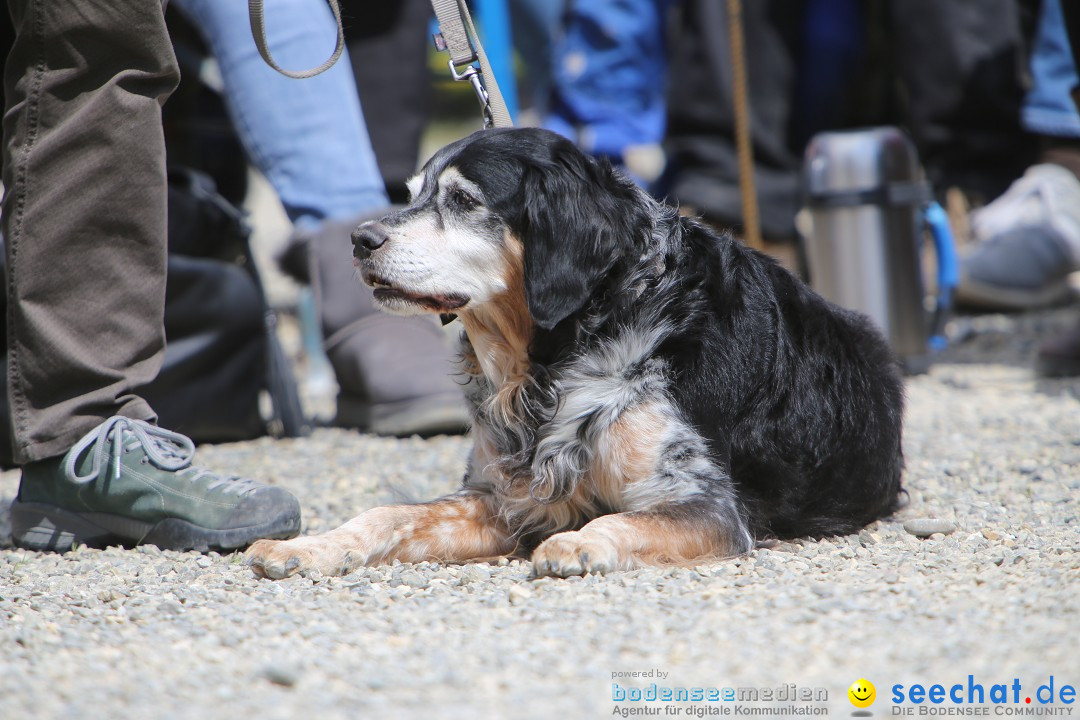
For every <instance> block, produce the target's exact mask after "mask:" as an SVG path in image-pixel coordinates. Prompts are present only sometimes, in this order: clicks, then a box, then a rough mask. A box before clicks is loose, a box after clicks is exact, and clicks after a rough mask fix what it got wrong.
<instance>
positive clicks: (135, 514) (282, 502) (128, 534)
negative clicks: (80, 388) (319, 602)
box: [11, 417, 300, 552]
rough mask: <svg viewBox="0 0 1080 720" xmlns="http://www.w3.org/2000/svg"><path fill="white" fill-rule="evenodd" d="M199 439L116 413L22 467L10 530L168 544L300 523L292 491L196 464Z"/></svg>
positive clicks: (53, 540) (30, 543)
mask: <svg viewBox="0 0 1080 720" xmlns="http://www.w3.org/2000/svg"><path fill="white" fill-rule="evenodd" d="M194 454H195V446H194V443H192V442H191V440H190V439H188V438H187V437H185V436H184V435H181V434H179V433H175V432H170V431H168V430H163V429H162V428H159V427H156V426H154V425H151V424H150V423H147V422H144V421H142V420H132V419H130V418H125V417H113V418H110V419H108V420H106V421H105V422H103V423H102V424H101V425H99V426H98V427H96V428H95V429H93V430H91V431H90V432H89V433H87V434H86V435H85V436H83V438H82V439H81V440H79V442H77V443H76V444H75V446H74V447H72V448H71V450H69V451H68V453H67V454H66V455H64V456H63V457H59V458H51V459H49V460H43V461H41V462H37V463H31V464H29V465H26V466H24V467H23V471H22V482H21V483H20V485H19V496H18V497H17V498H16V499H15V501H14V502H12V504H11V527H12V537H13V539H14V541H15V544H16V545H18V546H19V547H23V548H26V549H29V550H55V551H58V552H65V551H67V550H70V549H71V547H72V545H74V544H75V543H81V544H85V545H89V546H92V547H105V546H107V545H116V544H124V545H132V544H134V545H139V544H150V545H157V546H158V547H160V548H162V549H167V550H208V549H209V548H212V547H213V548H221V549H224V550H232V549H236V548H241V547H244V546H246V545H249V544H250V543H252V542H254V541H255V540H258V539H259V538H290V537H294V536H295V535H297V534H298V533H299V532H300V505H299V503H298V502H297V500H296V498H295V497H293V496H292V495H291V494H290V493H288V492H287V491H285V490H283V489H281V488H278V487H271V486H268V485H263V484H261V483H257V482H255V481H254V480H248V479H246V478H240V477H236V476H233V475H229V476H223V475H217V474H215V473H212V472H210V471H208V470H203V469H200V468H197V467H193V466H192V465H191V459H192V457H193V456H194Z"/></svg>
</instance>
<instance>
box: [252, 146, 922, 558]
mask: <svg viewBox="0 0 1080 720" xmlns="http://www.w3.org/2000/svg"><path fill="white" fill-rule="evenodd" d="M409 190H410V193H411V201H410V204H409V205H408V206H407V207H406V208H405V209H403V210H401V211H399V212H395V213H393V214H391V215H389V216H387V217H385V218H383V219H382V220H380V221H377V222H370V223H366V224H364V225H362V226H360V227H359V228H357V230H356V231H355V232H354V233H353V238H352V239H353V245H354V250H355V252H354V264H355V265H356V266H357V268H358V271H359V275H360V277H361V279H362V280H363V282H364V283H366V284H367V285H369V286H370V287H372V288H373V289H374V297H375V302H376V303H377V304H378V305H379V306H380V307H381V308H382V309H384V310H386V311H389V312H391V313H399V314H405V315H408V314H417V313H436V314H440V315H443V316H444V317H445V316H452V315H456V317H457V318H458V319H459V320H460V322H461V323H462V325H463V329H464V332H463V333H462V337H461V372H462V375H463V378H465V380H466V381H465V383H464V388H465V392H466V395H467V397H468V399H469V402H470V406H471V411H472V418H473V425H472V436H473V441H474V447H473V450H472V453H471V456H470V460H469V463H468V468H467V471H466V475H465V479H464V482H463V485H462V487H461V489H460V490H459V491H458V492H456V493H454V494H452V495H449V496H447V497H444V498H441V499H438V500H434V501H432V502H425V503H420V504H409V505H392V506H386V507H376V508H374V509H371V510H368V511H366V512H364V513H362V514H361V515H359V516H358V517H356V518H354V519H353V520H350V521H349V522H347V523H346V524H344V525H343V526H341V527H340V528H338V529H336V530H332V531H330V532H327V533H325V534H322V535H317V536H308V537H300V538H296V539H293V540H285V541H274V540H261V541H259V542H257V543H255V544H254V545H252V546H251V548H250V549H249V550H248V553H247V558H248V562H249V564H250V565H251V566H252V568H253V569H254V571H255V573H256V574H257V575H260V576H265V577H270V578H281V577H285V576H288V575H291V574H293V573H297V572H301V571H303V570H308V569H317V570H319V571H320V572H322V573H324V574H346V573H348V572H349V571H350V570H352V569H354V568H355V567H358V566H361V565H375V564H384V563H389V562H392V561H394V560H399V561H401V562H420V561H424V560H428V561H436V562H442V563H457V562H464V561H467V560H474V559H481V558H491V557H495V556H505V555H508V554H517V555H519V556H522V557H528V556H529V554H530V553H531V558H532V565H533V573H534V574H535V575H536V576H545V575H550V576H559V577H567V576H572V575H581V574H585V573H608V572H611V571H617V570H627V569H632V568H637V567H641V566H644V565H651V564H668V563H678V564H686V563H692V562H698V561H702V560H704V559H714V558H725V557H731V556H736V555H739V554H742V553H746V552H748V551H749V550H751V549H752V548H753V547H754V545H755V543H756V542H761V541H765V540H767V539H770V538H793V537H804V536H815V537H820V536H825V535H842V534H847V533H851V532H855V531H857V530H858V529H859V528H861V527H863V526H865V525H866V524H868V523H870V522H872V521H874V520H875V519H877V518H880V517H882V516H885V515H888V514H890V513H891V512H892V511H893V510H894V509H895V508H896V506H897V503H898V499H899V494H900V492H901V472H902V469H903V456H902V451H901V432H902V416H903V402H904V397H903V382H902V379H901V376H900V373H899V370H898V366H897V363H896V361H895V358H894V357H893V354H892V353H891V351H890V349H889V347H888V345H887V343H886V341H885V339H884V338H883V337H882V335H881V333H880V332H879V331H878V330H877V329H875V327H874V326H873V325H872V324H871V322H870V320H869V319H867V318H866V317H864V316H863V315H860V314H858V313H854V312H850V311H847V310H844V309H841V308H839V307H837V306H835V305H832V304H830V303H828V302H827V301H825V300H824V299H823V298H821V297H820V296H819V295H817V294H815V293H814V292H813V291H812V290H810V289H809V288H808V287H806V286H805V285H804V284H803V283H802V282H801V281H799V280H798V279H797V278H795V277H794V276H793V275H791V274H790V273H789V272H788V271H786V270H784V269H783V268H781V267H780V266H779V265H778V264H777V263H775V262H774V261H773V260H772V259H770V258H768V257H767V256H765V255H763V254H761V253H758V252H756V251H754V250H752V249H749V248H747V247H745V246H744V245H742V244H740V243H739V242H737V241H736V240H734V239H733V238H732V237H731V236H729V235H726V234H718V233H716V232H715V231H713V230H711V229H710V228H708V227H707V226H705V225H704V224H702V223H700V222H698V221H696V220H694V219H689V218H685V217H681V216H680V215H679V213H678V212H677V210H676V209H675V208H673V207H671V206H669V205H666V204H662V203H660V202H658V201H656V200H654V199H653V198H651V197H650V196H649V195H647V194H646V193H645V192H643V191H642V190H640V189H639V188H638V187H637V186H636V185H635V184H634V183H633V182H632V181H631V180H630V179H628V178H627V177H626V176H624V175H623V174H622V173H620V172H619V171H617V170H615V169H613V168H612V167H611V165H610V163H608V162H606V161H604V160H597V159H594V158H592V157H589V156H587V155H585V154H584V153H582V152H581V151H580V150H578V149H577V148H576V147H575V146H574V145H573V143H571V142H570V141H568V140H566V139H564V138H562V137H560V136H558V135H556V134H554V133H551V132H547V131H544V130H538V129H502V130H483V131H480V132H478V133H475V134H473V135H471V136H470V137H467V138H465V139H463V140H460V141H458V142H455V143H453V144H451V145H449V146H447V147H445V148H443V149H442V150H441V151H439V152H438V153H437V154H436V155H435V156H434V157H433V158H432V159H431V160H430V161H429V162H428V163H427V164H426V166H425V167H424V168H423V170H422V171H421V172H420V173H419V174H418V175H417V176H416V177H414V178H413V179H412V180H411V181H410V183H409Z"/></svg>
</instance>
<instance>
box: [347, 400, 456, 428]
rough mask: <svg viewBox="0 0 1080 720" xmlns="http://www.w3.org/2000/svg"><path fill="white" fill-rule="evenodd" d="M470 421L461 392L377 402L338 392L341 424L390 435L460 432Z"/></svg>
mask: <svg viewBox="0 0 1080 720" xmlns="http://www.w3.org/2000/svg"><path fill="white" fill-rule="evenodd" d="M468 424H469V414H468V411H467V410H466V409H465V401H464V400H463V399H462V397H461V395H452V396H451V395H447V396H446V397H445V398H435V399H434V400H433V399H432V398H430V397H427V398H418V399H415V400H402V401H401V402H396V403H379V404H375V405H372V404H370V403H366V402H363V401H362V400H358V399H356V398H351V397H347V396H341V395H339V396H338V400H337V415H336V416H335V418H334V425H336V426H338V427H346V428H354V429H357V430H363V431H365V432H369V433H373V434H375V435H384V436H390V437H408V436H410V435H420V436H422V437H428V436H431V435H460V434H461V433H463V432H465V431H466V429H468Z"/></svg>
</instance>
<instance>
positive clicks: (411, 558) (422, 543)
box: [246, 493, 515, 579]
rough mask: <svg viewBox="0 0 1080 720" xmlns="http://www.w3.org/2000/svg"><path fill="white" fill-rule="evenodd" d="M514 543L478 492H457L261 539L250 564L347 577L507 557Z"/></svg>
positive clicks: (259, 569) (267, 572)
mask: <svg viewBox="0 0 1080 720" xmlns="http://www.w3.org/2000/svg"><path fill="white" fill-rule="evenodd" d="M514 547H515V543H514V541H513V540H512V539H511V538H510V537H509V533H507V532H506V531H505V529H504V528H503V527H502V526H501V524H499V523H498V522H497V520H496V518H495V515H494V514H493V513H492V512H491V508H490V506H489V504H488V498H487V497H486V496H484V495H481V494H477V493H463V494H458V495H451V496H448V497H445V498H442V499H441V500H435V501H433V502H429V503H422V504H418V505H388V506H384V507H377V508H372V509H371V510H368V511H366V512H364V513H361V514H360V515H358V516H357V517H355V518H353V519H352V520H350V521H349V522H347V523H345V524H344V525H342V526H341V527H339V528H337V529H336V530H331V531H330V532H327V533H323V534H322V535H309V536H305V537H299V538H295V539H293V540H259V541H258V542H256V543H255V544H253V545H252V546H251V547H250V548H249V549H248V551H247V554H246V555H247V562H248V564H249V565H250V566H251V568H252V570H254V571H255V574H256V575H258V576H260V577H268V578H274V579H278V578H283V577H288V576H289V575H293V574H296V573H298V572H301V571H303V570H311V569H315V570H319V571H320V572H322V573H323V574H325V575H345V574H347V573H348V572H350V571H351V570H353V569H354V568H357V567H360V566H362V565H380V564H386V563H389V562H392V561H394V560H399V561H401V562H421V561H423V560H429V561H438V562H463V561H465V560H470V559H473V558H481V557H491V556H494V555H503V554H505V553H508V552H510V551H512V550H513V549H514Z"/></svg>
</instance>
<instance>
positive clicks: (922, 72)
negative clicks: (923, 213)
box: [889, 0, 1072, 200]
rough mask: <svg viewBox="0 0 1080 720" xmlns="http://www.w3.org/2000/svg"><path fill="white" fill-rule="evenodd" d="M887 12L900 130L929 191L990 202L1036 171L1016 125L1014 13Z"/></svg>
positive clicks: (1020, 39) (928, 6) (954, 5)
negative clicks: (902, 104) (900, 97)
mask: <svg viewBox="0 0 1080 720" xmlns="http://www.w3.org/2000/svg"><path fill="white" fill-rule="evenodd" d="M1066 1H1067V2H1070V1H1072V0H1066ZM889 12H890V15H891V17H890V20H891V28H890V29H891V34H892V38H893V46H894V49H895V62H896V67H897V72H898V74H899V76H900V78H901V80H902V82H903V85H904V88H905V90H906V95H907V117H906V118H904V120H905V123H904V124H905V125H906V126H907V127H908V128H909V129H910V131H911V134H912V136H913V137H914V139H915V143H916V145H917V146H918V148H919V154H920V155H921V157H922V161H923V164H924V165H925V166H926V170H927V174H928V175H929V177H930V180H931V182H933V183H934V185H935V187H937V188H938V189H944V188H947V187H949V186H952V185H955V186H959V187H961V188H964V189H965V190H968V191H971V192H974V193H976V194H977V195H981V196H982V197H983V198H985V199H986V200H991V199H993V198H994V197H995V196H996V195H998V194H999V193H1001V192H1002V191H1004V190H1005V188H1007V187H1008V185H1009V183H1011V182H1012V181H1013V180H1014V179H1015V178H1017V177H1019V176H1020V175H1021V174H1022V173H1023V172H1024V170H1025V169H1026V168H1027V166H1028V165H1030V164H1032V163H1033V162H1035V161H1036V155H1035V153H1036V150H1037V147H1036V143H1035V140H1034V138H1033V136H1031V135H1029V134H1027V133H1025V132H1024V130H1023V129H1022V127H1021V125H1020V106H1021V104H1022V103H1023V99H1024V93H1025V79H1024V75H1025V70H1024V69H1025V68H1026V67H1027V58H1026V55H1025V47H1026V44H1027V42H1026V40H1025V38H1024V35H1023V32H1022V27H1021V15H1020V8H1019V4H1018V3H1017V2H1016V0H968V1H967V2H940V1H939V0H891V2H890V3H889Z"/></svg>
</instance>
